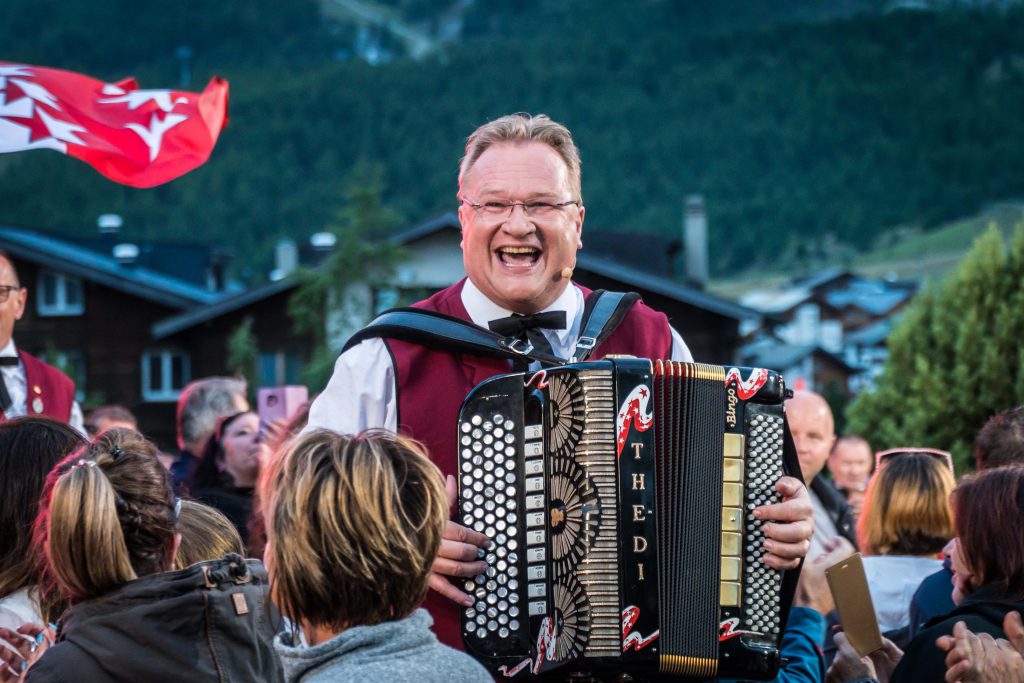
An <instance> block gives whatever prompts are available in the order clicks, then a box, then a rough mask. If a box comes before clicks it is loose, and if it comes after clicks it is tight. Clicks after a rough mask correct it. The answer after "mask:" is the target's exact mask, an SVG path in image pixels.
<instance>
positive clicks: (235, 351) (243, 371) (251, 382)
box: [226, 315, 260, 404]
mask: <svg viewBox="0 0 1024 683" xmlns="http://www.w3.org/2000/svg"><path fill="white" fill-rule="evenodd" d="M252 324H253V319H252V316H251V315H247V316H245V319H244V320H242V322H241V323H239V325H238V327H236V328H235V329H234V330H232V332H231V336H229V337H228V341H227V349H226V351H227V354H228V370H229V371H230V372H232V373H233V374H234V375H235V376H236V377H243V378H245V379H247V380H248V386H249V394H250V396H249V401H250V403H253V404H255V399H256V394H255V392H256V386H257V384H258V380H259V370H258V368H257V362H258V360H259V355H260V347H259V343H258V342H257V340H256V335H255V333H254V332H253V331H252Z"/></svg>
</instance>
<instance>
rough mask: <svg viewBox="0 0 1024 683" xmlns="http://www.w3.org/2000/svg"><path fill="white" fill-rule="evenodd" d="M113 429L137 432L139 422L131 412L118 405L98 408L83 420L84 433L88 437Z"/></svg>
mask: <svg viewBox="0 0 1024 683" xmlns="http://www.w3.org/2000/svg"><path fill="white" fill-rule="evenodd" d="M114 427H124V428H126V429H135V430H138V428H139V422H138V420H136V419H135V416H134V415H132V411H130V410H128V409H127V408H125V407H124V406H118V405H109V406H100V407H99V408H96V409H95V410H92V411H91V412H90V413H89V415H88V416H87V417H86V418H85V431H86V432H88V434H89V436H90V437H94V436H96V435H97V434H102V433H103V432H105V431H107V430H108V429H113V428H114Z"/></svg>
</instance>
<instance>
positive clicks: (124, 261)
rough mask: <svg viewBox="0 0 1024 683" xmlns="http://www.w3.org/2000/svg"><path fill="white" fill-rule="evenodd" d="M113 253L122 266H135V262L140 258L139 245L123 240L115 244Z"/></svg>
mask: <svg viewBox="0 0 1024 683" xmlns="http://www.w3.org/2000/svg"><path fill="white" fill-rule="evenodd" d="M113 254H114V258H115V259H117V262H118V263H119V264H121V265H122V266H125V267H128V266H134V265H135V262H136V261H138V260H139V246H138V245H137V244H131V243H130V242H122V243H121V244H116V245H114V249H113Z"/></svg>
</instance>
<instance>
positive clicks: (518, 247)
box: [309, 114, 812, 649]
mask: <svg viewBox="0 0 1024 683" xmlns="http://www.w3.org/2000/svg"><path fill="white" fill-rule="evenodd" d="M458 198H459V201H460V206H459V221H460V223H461V224H462V252H463V262H464V264H465V269H466V274H467V276H468V277H467V278H466V279H463V280H462V281H460V282H458V283H456V284H455V285H453V286H451V287H449V288H447V289H445V290H442V291H441V292H438V293H437V294H435V295H434V296H432V297H430V298H429V299H426V300H425V301H421V302H420V303H418V304H416V306H417V307H419V308H422V309H425V310H429V311H437V312H440V313H444V314H447V315H449V316H454V317H457V318H460V319H462V320H466V321H469V322H472V323H474V324H476V325H479V326H480V327H483V328H489V329H496V330H498V331H501V332H502V334H512V333H510V332H507V331H503V330H506V329H509V327H508V326H509V325H510V324H511V325H512V326H513V327H514V328H515V329H516V330H517V333H518V334H520V335H522V338H523V339H524V341H525V340H529V341H530V343H531V344H533V346H534V348H538V349H540V350H543V351H545V352H547V353H548V354H553V355H556V356H558V357H560V358H568V357H569V356H571V355H572V353H571V352H572V350H573V349H574V348H575V345H576V341H577V338H578V336H579V330H580V321H581V317H582V313H583V308H584V304H585V301H586V297H587V296H588V294H589V292H588V291H587V290H585V289H583V288H581V287H579V286H577V285H576V284H574V283H572V282H571V280H570V278H571V277H572V270H573V267H574V266H575V263H576V251H577V250H578V249H580V248H581V247H582V246H583V245H582V241H581V235H582V229H583V217H584V213H585V210H584V206H583V199H582V193H581V189H580V160H579V153H578V151H577V149H576V145H575V143H574V142H573V140H572V136H571V135H570V133H569V131H568V130H567V129H566V128H565V127H564V126H562V125H560V124H558V123H555V122H553V121H551V120H550V119H549V118H548V117H546V116H532V117H531V116H529V115H526V114H514V115H511V116H505V117H502V118H500V119H497V120H495V121H492V122H490V123H488V124H485V125H484V126H482V127H480V128H479V129H477V130H476V131H475V132H474V133H473V134H472V135H470V137H469V139H468V141H467V143H466V154H465V156H464V157H463V159H462V163H461V166H460V169H459V194H458ZM514 316H525V317H522V318H515V317H514ZM610 354H631V355H635V356H638V357H646V358H671V359H674V360H680V361H690V360H692V357H691V355H690V351H689V349H688V348H687V347H686V344H685V343H684V342H683V340H682V338H681V337H680V336H679V334H678V333H677V332H676V331H675V330H673V329H672V328H671V327H670V326H669V324H668V319H667V318H666V317H665V315H664V314H662V313H659V312H656V311H654V310H651V309H650V308H648V307H647V306H644V305H643V304H642V303H637V304H635V305H634V306H633V307H632V308H631V309H630V310H629V312H628V313H627V314H626V316H625V318H624V319H623V321H622V323H621V324H620V325H619V326H618V327H617V328H616V329H615V331H614V332H613V333H612V334H611V335H610V336H609V337H608V338H607V339H606V340H605V341H604V342H603V343H602V344H601V345H600V346H599V347H598V348H597V349H595V353H594V354H593V355H592V356H591V358H593V359H597V358H600V357H602V356H605V355H610ZM511 370H512V367H511V365H510V363H509V362H508V361H505V360H501V359H493V358H484V357H475V356H470V355H467V354H456V353H454V352H453V353H448V352H444V351H439V350H436V349H430V348H426V347H425V346H421V345H418V344H414V343H411V342H405V341H399V340H396V339H386V340H383V339H376V338H374V339H368V340H366V341H363V342H362V343H360V344H359V345H357V346H354V347H353V348H351V349H350V350H348V351H347V352H345V353H344V354H342V355H341V357H340V358H339V359H338V362H337V364H336V365H335V370H334V376H333V377H332V378H331V381H330V383H329V384H328V386H327V388H326V389H325V391H324V392H323V394H321V396H320V398H318V399H317V401H316V402H315V403H314V404H313V406H312V408H311V410H310V415H309V428H317V427H323V428H327V429H332V430H335V431H338V432H343V433H357V432H359V431H361V430H363V429H366V428H370V427H385V428H388V429H392V430H400V431H402V432H403V433H404V434H407V435H409V436H412V437H413V438H415V439H418V440H420V441H421V442H423V443H424V444H425V445H426V446H427V449H428V451H429V452H430V455H431V458H432V459H433V460H434V462H435V463H437V465H438V466H439V467H440V468H441V471H442V472H443V473H444V474H445V475H449V495H450V496H451V497H452V499H453V502H454V497H455V481H454V478H452V477H450V475H452V474H454V473H455V469H456V442H455V437H456V422H457V417H458V410H459V406H460V405H461V403H462V401H463V399H464V398H465V397H466V395H467V394H468V393H469V391H470V390H471V389H472V388H473V387H474V386H476V385H477V384H479V383H480V382H482V381H484V380H485V379H488V378H490V377H493V376H495V375H498V374H503V373H507V372H510V371H511ZM779 490H780V492H781V493H782V495H783V497H784V499H785V500H784V502H782V503H780V504H778V505H776V506H772V509H770V510H767V511H766V515H765V517H766V518H768V519H773V520H777V522H775V523H770V524H768V525H766V528H767V535H768V537H769V540H768V541H767V543H766V549H767V550H768V553H767V555H766V560H765V561H766V562H767V563H768V564H770V565H772V566H775V567H780V568H781V567H786V568H789V567H794V566H796V564H797V562H798V561H799V558H801V557H803V556H804V555H805V554H806V552H807V548H808V545H809V539H810V536H811V531H812V522H811V506H810V501H809V499H808V495H807V491H806V489H805V488H804V487H803V485H802V484H801V483H800V482H799V481H797V480H796V479H793V478H788V477H787V478H784V479H783V481H782V482H781V483H780V487H779ZM488 544H489V539H487V538H486V537H484V536H483V535H482V534H479V533H477V532H475V531H472V530H470V529H467V528H465V527H462V526H460V525H458V524H456V523H454V522H449V524H448V529H447V531H446V534H445V540H444V541H443V542H442V546H441V550H440V553H439V557H438V559H437V561H436V562H435V564H434V571H435V574H434V576H433V577H432V578H431V581H430V586H431V588H433V589H434V590H433V591H431V593H430V595H429V596H428V598H427V603H426V606H427V608H428V609H429V610H430V612H431V614H432V615H433V617H434V621H435V625H434V630H435V632H436V633H437V634H438V636H439V637H440V639H441V640H442V642H444V643H446V644H448V645H452V646H455V647H459V648H460V649H461V636H460V627H459V605H464V606H468V605H471V604H472V602H473V601H472V599H471V598H470V596H469V595H467V594H465V593H463V592H462V591H461V590H460V589H459V587H458V586H456V585H455V584H453V583H451V582H450V581H449V580H448V577H452V578H458V579H461V580H465V578H468V577H474V576H477V575H479V574H481V573H483V572H485V571H486V570H487V565H486V564H485V563H484V562H482V561H480V560H479V557H478V551H479V549H481V548H485V547H487V545H488ZM460 583H461V581H460Z"/></svg>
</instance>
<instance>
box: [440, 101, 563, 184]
mask: <svg viewBox="0 0 1024 683" xmlns="http://www.w3.org/2000/svg"><path fill="white" fill-rule="evenodd" d="M503 142H512V143H519V142H540V143H543V144H545V145H547V146H548V147H550V148H551V149H553V150H555V152H557V153H558V156H560V157H562V161H564V162H565V165H566V168H568V170H569V189H570V190H571V191H572V193H573V199H575V200H577V201H580V202H582V201H583V190H582V187H581V183H580V151H579V150H578V149H577V148H576V143H575V142H573V139H572V133H570V132H569V129H568V128H566V127H565V126H563V125H562V124H560V123H556V122H555V121H552V120H551V119H550V118H548V117H547V116H546V115H545V114H537V115H536V116H532V115H530V114H523V113H520V114H509V115H508V116H502V117H501V118H500V119H495V120H494V121H490V122H488V123H485V124H484V125H482V126H480V127H479V128H477V129H476V130H475V131H473V133H472V134H471V135H470V136H469V138H467V139H466V153H465V155H464V156H463V157H462V161H461V162H460V163H459V187H460V188H461V187H462V183H463V181H464V180H465V178H466V174H468V173H469V170H470V169H471V168H472V167H473V164H475V163H476V160H477V159H479V158H480V155H481V154H483V153H484V152H485V151H487V149H488V148H489V147H491V146H493V145H497V144H500V143H503Z"/></svg>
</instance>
